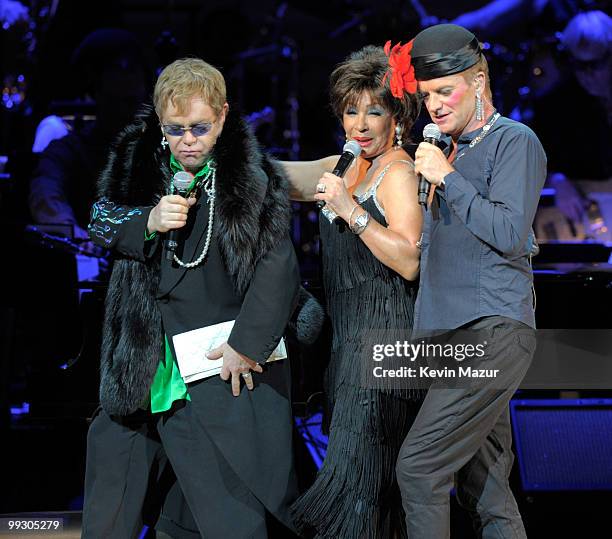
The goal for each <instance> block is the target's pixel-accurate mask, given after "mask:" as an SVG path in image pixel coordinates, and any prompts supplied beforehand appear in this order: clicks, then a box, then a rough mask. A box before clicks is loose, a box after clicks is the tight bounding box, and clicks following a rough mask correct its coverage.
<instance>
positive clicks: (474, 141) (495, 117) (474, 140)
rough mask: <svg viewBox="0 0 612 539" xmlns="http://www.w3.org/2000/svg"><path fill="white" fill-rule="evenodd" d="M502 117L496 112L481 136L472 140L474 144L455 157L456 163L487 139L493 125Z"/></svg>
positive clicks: (471, 143) (483, 128) (484, 127)
mask: <svg viewBox="0 0 612 539" xmlns="http://www.w3.org/2000/svg"><path fill="white" fill-rule="evenodd" d="M500 116H501V114H500V113H499V112H497V111H495V113H494V114H493V116H491V119H490V120H489V121H488V122H487V123H486V124H485V125H484V126H483V127H482V131H481V132H480V134H479V135H478V136H476V137H474V139H473V140H472V142H470V144H469V146H468V147H467V148H466V149H465V150H463V151H462V152H461V153H460V154H459V155H458V156H457V157H455V161H457V160H458V159H461V158H462V157H463V156H464V155H465V152H466V151H467V150H468V149H469V148H473V147H474V146H476V144H478V143H479V142H480V141H481V140H482V139H483V138H485V137H486V136H487V134H488V133H489V131H490V130H491V127H493V124H494V123H495V122H496V121H497V119H498V118H499V117H500Z"/></svg>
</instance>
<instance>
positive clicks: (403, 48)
mask: <svg viewBox="0 0 612 539" xmlns="http://www.w3.org/2000/svg"><path fill="white" fill-rule="evenodd" d="M412 41H414V39H413V40H412ZM412 41H409V42H408V43H406V44H405V45H402V43H401V41H400V42H399V43H398V44H397V45H395V46H394V47H393V48H391V41H387V43H385V54H386V55H387V57H388V58H389V70H388V71H387V73H385V77H384V79H383V84H384V83H385V81H386V80H387V76H388V75H389V74H391V77H390V79H389V86H390V87H391V93H392V94H393V96H394V97H397V98H398V99H401V98H402V97H403V96H404V91H406V92H408V93H409V94H414V93H416V91H417V81H416V79H415V78H414V67H413V65H412V59H411V57H410V52H411V51H412Z"/></svg>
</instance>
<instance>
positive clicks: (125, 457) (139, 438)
mask: <svg viewBox="0 0 612 539" xmlns="http://www.w3.org/2000/svg"><path fill="white" fill-rule="evenodd" d="M194 408H195V407H194V406H193V405H192V403H190V402H184V403H182V405H180V406H175V407H174V408H173V409H172V410H171V411H169V412H167V413H163V414H155V415H151V414H149V413H147V412H138V413H135V414H132V415H131V416H128V417H122V418H113V417H110V416H108V415H107V414H106V413H105V412H104V411H100V413H98V415H97V416H96V417H95V419H94V420H93V422H92V424H91V426H90V429H89V433H88V437H87V470H86V476H85V503H84V508H83V535H82V537H83V538H91V539H100V538H103V537H112V538H113V539H131V538H133V537H138V536H139V533H140V530H141V527H142V524H143V522H147V523H149V524H154V523H155V521H156V518H157V516H158V515H159V509H160V507H161V505H162V504H163V503H164V501H165V499H166V497H167V495H168V492H172V489H176V488H178V485H180V489H181V490H182V492H183V494H184V496H185V499H186V500H187V504H188V506H189V510H190V512H191V514H192V515H193V520H195V523H196V525H197V528H198V530H199V534H198V533H194V531H193V530H192V531H190V530H188V529H185V530H180V529H178V528H174V529H173V537H177V535H176V532H178V531H180V532H181V534H180V535H181V537H185V538H187V537H198V536H201V537H204V538H206V539H209V538H210V539H221V538H226V537H231V538H236V539H240V538H244V539H247V538H249V539H250V538H253V539H260V538H265V537H267V532H266V512H265V509H264V506H263V505H262V503H261V502H260V501H259V500H258V499H257V498H255V496H253V494H252V493H251V491H250V490H249V489H248V488H247V487H246V486H245V485H244V483H243V482H242V480H241V479H240V478H239V477H238V476H237V475H236V474H235V473H234V471H233V470H232V468H231V467H230V466H229V464H228V463H227V461H226V460H225V459H224V457H223V455H222V454H221V453H220V452H219V450H218V449H217V447H216V445H215V444H214V442H213V441H212V440H211V439H210V437H209V436H208V434H207V432H206V431H205V429H203V428H202V427H201V425H200V423H199V421H198V420H197V413H196V412H195V410H194ZM169 465H171V467H170V466H169ZM172 469H173V470H174V473H175V474H176V477H177V478H178V485H176V484H173V481H172ZM188 521H191V517H189V519H188ZM177 539H178V537H177Z"/></svg>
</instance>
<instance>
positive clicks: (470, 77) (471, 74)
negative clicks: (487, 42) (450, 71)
mask: <svg viewBox="0 0 612 539" xmlns="http://www.w3.org/2000/svg"><path fill="white" fill-rule="evenodd" d="M480 71H482V72H483V73H484V76H485V92H484V94H483V95H484V97H485V98H486V99H488V100H489V101H493V95H492V93H491V77H490V76H489V64H488V62H487V59H486V58H485V55H484V54H482V53H481V54H480V60H478V62H476V63H475V64H474V65H473V66H472V67H469V68H468V69H466V70H465V71H462V72H461V73H460V75H461V76H462V77H463V78H464V79H465V82H467V83H468V84H471V83H472V82H474V78H475V77H476V75H477V74H478V72H480Z"/></svg>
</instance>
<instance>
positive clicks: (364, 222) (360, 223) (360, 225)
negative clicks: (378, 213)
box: [349, 210, 370, 236]
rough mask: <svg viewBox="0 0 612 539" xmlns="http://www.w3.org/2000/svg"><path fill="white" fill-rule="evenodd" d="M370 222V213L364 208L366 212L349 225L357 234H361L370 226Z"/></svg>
mask: <svg viewBox="0 0 612 539" xmlns="http://www.w3.org/2000/svg"><path fill="white" fill-rule="evenodd" d="M369 222H370V214H369V213H368V212H367V211H366V210H364V212H363V213H362V214H361V215H359V216H358V217H357V219H355V224H354V225H353V226H350V225H349V229H350V230H351V232H352V233H353V234H355V236H359V235H360V234H361V233H362V232H363V231H364V230H365V229H366V228H367V226H368V224H369Z"/></svg>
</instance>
